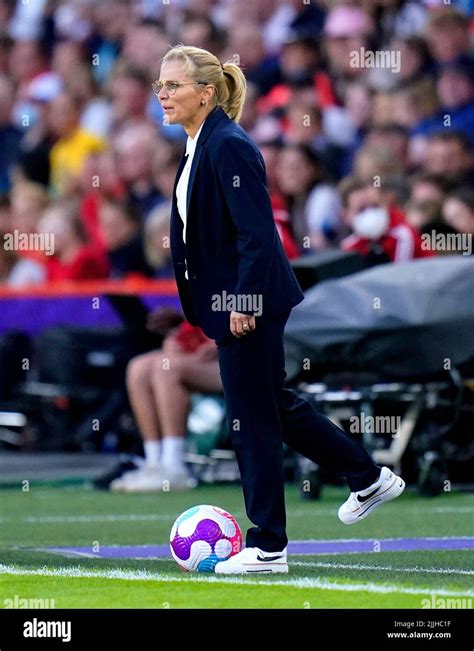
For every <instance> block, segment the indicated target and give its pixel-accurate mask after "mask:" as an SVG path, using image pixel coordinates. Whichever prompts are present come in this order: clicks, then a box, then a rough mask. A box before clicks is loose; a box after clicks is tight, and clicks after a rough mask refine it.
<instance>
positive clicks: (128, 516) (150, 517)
mask: <svg viewBox="0 0 474 651" xmlns="http://www.w3.org/2000/svg"><path fill="white" fill-rule="evenodd" d="M397 506H402V507H403V510H404V512H406V513H410V512H413V507H414V508H415V509H416V511H418V510H419V508H420V505H419V504H417V505H411V504H406V503H403V504H392V505H391V508H392V509H393V508H396V507H397ZM423 512H424V513H474V506H472V507H470V506H458V507H456V506H434V507H429V506H423ZM308 515H309V513H308V511H301V510H300V511H298V510H296V511H291V510H289V511H288V513H287V517H288V519H289V518H307V517H308ZM336 515H337V506H334V508H327V507H323V508H321V507H318V505H317V504H316V505H315V509H314V516H315V517H316V518H317V517H320V516H328V517H333V516H336ZM234 516H235V517H238V518H243V517H244V516H245V514H244V513H242V512H238V511H236V512H234ZM175 518H176V513H142V514H139V513H103V514H94V513H87V514H84V515H67V514H65V515H42V516H29V517H26V518H21V519H19V518H11V517H3V518H0V523H1V524H3V523H8V522H23V523H26V524H54V523H61V522H71V523H74V522H134V521H144V522H147V521H155V520H173V521H174V519H175Z"/></svg>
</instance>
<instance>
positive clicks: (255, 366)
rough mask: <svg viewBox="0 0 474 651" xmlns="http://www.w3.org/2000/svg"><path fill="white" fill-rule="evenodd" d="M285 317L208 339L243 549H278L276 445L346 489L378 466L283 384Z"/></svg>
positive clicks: (281, 511)
mask: <svg viewBox="0 0 474 651" xmlns="http://www.w3.org/2000/svg"><path fill="white" fill-rule="evenodd" d="M289 315H290V312H287V313H286V314H284V315H283V316H278V317H270V316H267V317H266V316H265V315H263V316H261V317H257V318H256V323H257V326H256V329H255V330H253V331H252V332H250V333H249V334H247V335H243V336H242V337H240V338H237V337H234V336H233V335H232V333H230V331H229V335H228V336H226V337H224V338H223V339H220V340H216V344H217V349H218V354H219V368H220V374H221V378H222V384H223V387H224V395H225V401H226V412H227V420H228V424H229V428H230V432H231V437H232V444H233V447H234V450H235V453H236V456H237V462H238V465H239V469H240V474H241V480H242V489H243V494H244V501H245V508H246V511H247V515H248V518H249V520H250V521H251V522H252V523H253V524H254V525H256V526H255V527H252V528H251V529H249V530H248V532H247V540H246V544H247V546H248V547H260V549H263V550H264V551H269V552H271V551H281V550H282V549H283V548H284V547H286V545H287V543H288V538H287V536H286V514H285V496H284V477H283V446H282V441H284V442H285V443H286V444H287V445H288V446H289V447H290V448H292V449H293V450H296V451H297V452H299V453H301V454H302V455H304V456H305V457H307V458H308V459H311V460H313V461H315V462H316V463H318V464H319V465H321V466H324V467H326V468H327V469H329V470H331V471H334V472H336V473H340V474H342V475H344V476H345V477H346V479H347V482H348V484H349V487H350V489H351V491H358V490H362V489H364V488H367V486H370V484H372V483H374V482H375V481H376V480H377V479H378V477H379V474H380V468H379V467H378V466H377V465H376V464H375V463H374V462H373V461H372V459H371V457H370V456H369V454H368V453H367V451H366V450H365V448H364V447H363V446H362V445H361V444H360V443H358V442H357V441H355V440H352V439H351V438H349V436H348V435H347V434H345V433H344V432H343V431H342V430H341V429H340V428H339V427H336V425H334V424H333V423H332V422H331V421H330V420H329V419H328V418H326V416H324V415H323V414H320V413H319V412H317V411H316V409H315V408H314V407H313V406H312V405H311V404H310V403H309V402H308V401H306V400H303V399H302V398H300V397H298V396H297V395H296V394H295V393H294V392H293V391H292V390H291V389H288V388H287V387H286V386H285V378H286V372H285V355H284V347H283V331H284V328H285V324H286V322H287V320H288V317H289Z"/></svg>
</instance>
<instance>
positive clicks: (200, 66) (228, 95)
mask: <svg viewBox="0 0 474 651" xmlns="http://www.w3.org/2000/svg"><path fill="white" fill-rule="evenodd" d="M170 61H178V62H182V63H183V64H185V65H186V66H187V69H188V70H187V71H188V74H189V76H190V78H191V79H193V80H194V81H205V82H207V83H208V84H210V85H212V86H214V88H215V90H216V92H215V96H214V97H215V99H214V102H215V106H220V107H222V109H223V110H224V111H225V112H226V113H227V115H228V116H229V117H230V119H231V120H233V121H234V122H239V120H240V117H241V115H242V111H243V108H244V104H245V96H246V93H247V81H246V79H245V75H244V73H243V72H242V70H241V69H240V68H239V66H238V65H236V64H235V63H232V62H231V61H227V62H226V63H224V64H221V62H220V61H219V59H218V58H217V57H216V56H215V55H214V54H212V52H208V51H207V50H203V49H201V48H198V47H192V46H189V45H182V44H180V45H176V46H175V47H172V48H171V49H170V50H169V51H168V52H167V53H166V54H165V56H164V57H163V59H162V63H163V64H164V63H168V62H170Z"/></svg>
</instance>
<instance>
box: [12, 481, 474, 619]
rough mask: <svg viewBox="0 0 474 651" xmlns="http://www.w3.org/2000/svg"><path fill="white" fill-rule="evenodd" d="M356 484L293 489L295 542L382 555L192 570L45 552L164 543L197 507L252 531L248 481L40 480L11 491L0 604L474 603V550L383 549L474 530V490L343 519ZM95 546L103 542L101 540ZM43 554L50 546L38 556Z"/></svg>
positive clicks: (408, 497) (408, 500) (291, 532)
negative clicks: (361, 546)
mask: <svg viewBox="0 0 474 651" xmlns="http://www.w3.org/2000/svg"><path fill="white" fill-rule="evenodd" d="M346 496H347V491H346V490H344V489H342V488H337V487H325V488H324V491H323V496H322V498H321V499H320V500H318V501H304V500H301V499H300V497H299V496H298V494H297V491H296V488H295V487H293V486H288V487H287V512H288V536H289V538H290V540H311V539H317V540H324V539H326V540H333V539H349V538H357V539H367V540H370V541H372V542H373V549H374V551H373V552H370V553H360V554H359V553H357V554H337V555H335V554H328V555H314V556H308V555H301V556H296V555H295V556H291V557H290V572H289V574H288V575H273V576H266V575H263V576H262V575H260V576H258V577H256V576H251V577H248V576H243V577H220V576H219V577H218V576H216V575H205V574H187V573H185V572H183V571H182V570H180V568H179V567H178V566H177V565H176V564H175V563H174V561H172V560H169V559H162V560H161V559H155V560H153V559H149V560H133V559H130V560H129V559H101V558H88V557H64V556H60V555H57V554H52V553H50V552H46V551H41V549H43V548H46V547H61V546H89V547H90V548H91V552H92V551H93V549H96V550H97V545H98V546H99V548H100V546H109V545H152V544H153V545H155V544H164V543H167V541H168V536H169V531H170V529H171V526H172V524H173V522H174V520H175V518H176V517H177V516H178V515H179V514H180V513H181V512H182V511H184V510H185V509H187V508H189V507H191V506H193V505H195V504H213V505H215V506H219V507H221V508H224V509H226V510H227V511H229V512H230V513H232V514H233V515H235V517H236V518H237V520H238V521H239V523H240V525H241V527H242V530H243V531H245V529H246V527H247V526H249V523H248V521H247V519H246V517H245V515H244V509H243V501H242V497H241V492H240V488H239V487H238V486H202V487H199V488H197V489H195V490H193V491H187V492H182V493H164V494H161V495H120V494H110V493H102V492H96V491H93V490H90V489H88V488H85V487H81V486H65V487H62V488H58V487H48V486H41V485H37V486H35V485H32V486H31V487H30V490H29V491H28V492H23V491H22V490H21V487H19V488H18V490H15V489H8V490H3V491H1V494H0V504H1V507H0V531H1V533H0V595H2V596H1V598H0V607H4V605H5V603H6V602H5V600H8V599H14V598H15V596H16V597H17V598H21V599H49V600H54V605H55V607H56V608H80V607H81V608H96V607H97V608H99V607H100V608H112V607H113V608H122V607H123V608H130V607H131V608H135V607H140V608H423V607H427V603H428V600H432V599H435V598H444V599H464V600H465V601H464V602H463V603H464V604H467V606H468V607H472V602H473V600H474V590H473V576H474V554H473V552H472V550H471V551H463V550H457V551H443V550H437V551H405V552H378V551H377V541H379V540H382V539H385V538H405V537H406V538H414V537H454V536H456V537H464V536H467V537H472V536H474V518H473V513H474V496H472V495H468V494H457V493H455V492H451V493H446V494H443V495H441V496H439V497H437V498H433V499H423V498H420V497H419V496H417V495H416V494H415V493H411V492H406V493H405V494H404V495H402V496H401V497H400V498H399V499H398V500H396V501H395V502H392V503H389V504H386V505H384V506H382V507H381V508H380V509H379V510H378V511H377V512H376V513H374V514H373V515H372V516H370V517H369V518H367V519H366V520H364V521H363V522H361V523H359V524H357V525H353V526H351V527H348V526H345V525H343V524H341V523H340V522H339V520H338V519H337V509H338V506H339V505H340V504H341V502H342V501H343V500H344V499H345V498H346ZM94 546H95V547H94ZM38 549H39V550H40V551H38Z"/></svg>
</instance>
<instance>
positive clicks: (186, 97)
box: [159, 61, 205, 126]
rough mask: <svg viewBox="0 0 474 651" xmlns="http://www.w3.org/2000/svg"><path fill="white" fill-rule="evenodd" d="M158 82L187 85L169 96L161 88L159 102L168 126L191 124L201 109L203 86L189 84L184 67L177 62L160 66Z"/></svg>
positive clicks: (189, 80)
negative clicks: (174, 82)
mask: <svg viewBox="0 0 474 651" xmlns="http://www.w3.org/2000/svg"><path fill="white" fill-rule="evenodd" d="M159 80H160V81H162V82H166V81H168V82H170V81H176V82H181V83H185V84H187V85H186V86H180V87H179V88H178V89H177V90H176V93H175V94H174V95H170V94H169V93H168V91H167V90H166V87H165V86H163V88H162V89H161V92H160V95H159V100H160V103H161V106H162V107H163V110H164V113H165V116H166V119H167V121H168V123H169V124H181V125H183V126H186V125H188V124H192V122H193V120H194V118H195V116H196V113H197V112H198V111H199V109H200V108H201V101H202V100H203V99H204V97H205V95H204V93H203V89H204V88H205V86H204V85H197V84H191V83H190V82H192V81H193V80H192V79H191V78H190V76H189V74H188V73H187V71H186V68H185V66H184V65H183V64H182V63H179V62H177V61H170V62H169V63H164V64H163V65H162V66H161V74H160V79H159Z"/></svg>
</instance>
